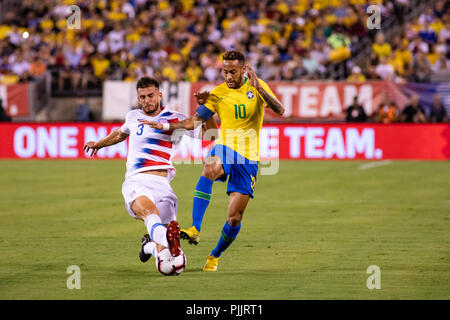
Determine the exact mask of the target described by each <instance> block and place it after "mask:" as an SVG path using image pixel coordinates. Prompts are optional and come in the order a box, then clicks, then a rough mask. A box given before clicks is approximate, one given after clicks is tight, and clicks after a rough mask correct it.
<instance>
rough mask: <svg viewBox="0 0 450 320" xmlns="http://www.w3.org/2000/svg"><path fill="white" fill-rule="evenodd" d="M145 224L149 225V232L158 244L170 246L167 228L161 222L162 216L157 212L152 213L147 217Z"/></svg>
mask: <svg viewBox="0 0 450 320" xmlns="http://www.w3.org/2000/svg"><path fill="white" fill-rule="evenodd" d="M144 223H145V226H146V227H147V230H148V234H149V235H150V238H152V240H153V241H155V242H156V243H157V244H159V245H161V246H163V247H166V248H168V247H169V243H168V242H167V228H166V226H165V225H163V224H162V223H161V218H160V217H159V215H157V214H151V215H149V216H148V217H147V219H145V222H144Z"/></svg>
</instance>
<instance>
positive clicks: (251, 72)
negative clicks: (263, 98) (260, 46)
mask: <svg viewBox="0 0 450 320" xmlns="http://www.w3.org/2000/svg"><path fill="white" fill-rule="evenodd" d="M247 75H248V81H250V85H252V86H253V87H255V88H256V89H258V88H259V87H260V84H259V81H258V77H257V76H256V73H255V70H254V69H253V68H252V67H251V66H250V65H249V64H247Z"/></svg>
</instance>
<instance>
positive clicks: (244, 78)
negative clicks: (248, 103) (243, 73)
mask: <svg viewBox="0 0 450 320" xmlns="http://www.w3.org/2000/svg"><path fill="white" fill-rule="evenodd" d="M246 82H247V77H243V78H242V80H241V82H240V83H239V87H238V88H236V89H240V88H242V86H243V85H244V84H245V83H246Z"/></svg>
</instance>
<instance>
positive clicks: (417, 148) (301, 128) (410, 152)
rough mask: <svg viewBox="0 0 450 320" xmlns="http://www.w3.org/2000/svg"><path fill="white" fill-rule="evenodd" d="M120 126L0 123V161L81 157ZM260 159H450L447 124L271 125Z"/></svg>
mask: <svg viewBox="0 0 450 320" xmlns="http://www.w3.org/2000/svg"><path fill="white" fill-rule="evenodd" d="M119 126H120V124H104V123H83V124H78V123H47V124H38V123H33V124H16V123H9V124H0V135H1V137H2V143H1V146H0V158H9V159H40V158H43V159H85V158H90V156H89V155H88V154H86V153H85V152H84V151H83V146H84V144H85V142H86V141H90V140H92V141H96V140H98V139H100V138H102V137H104V136H106V135H107V134H108V133H109V132H111V130H113V129H115V128H117V127H119ZM209 145H210V143H208V142H201V141H199V140H196V141H195V140H190V139H189V138H187V137H186V139H185V140H184V141H183V143H182V144H181V145H180V146H179V149H178V152H177V158H201V157H202V156H204V155H205V153H206V152H207V150H208V148H209ZM127 152H128V150H127V144H126V143H120V144H117V145H115V146H111V147H107V148H105V149H102V150H100V152H99V153H98V155H97V157H98V158H113V159H114V158H115V159H123V158H126V156H127ZM260 154H261V158H263V159H264V158H266V159H274V158H278V159H293V160H299V159H338V160H344V159H372V160H377V159H419V160H448V159H450V125H448V124H393V125H382V124H276V125H275V124H274V125H264V126H263V129H262V130H261V136H260Z"/></svg>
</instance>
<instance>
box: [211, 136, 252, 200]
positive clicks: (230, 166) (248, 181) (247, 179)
mask: <svg viewBox="0 0 450 320" xmlns="http://www.w3.org/2000/svg"><path fill="white" fill-rule="evenodd" d="M210 156H217V157H219V158H220V159H221V160H222V167H223V171H225V174H224V175H223V176H221V177H219V178H217V179H216V180H219V181H223V182H225V181H226V180H227V178H228V176H229V177H230V178H229V180H228V185H227V193H228V194H230V193H231V192H239V193H242V194H248V195H249V196H250V197H251V198H253V191H254V189H255V184H256V174H257V173H258V161H251V160H249V159H247V158H245V157H243V156H242V155H240V154H239V153H237V152H236V151H234V150H233V149H231V148H230V147H227V146H224V145H222V144H217V145H215V146H214V147H212V149H211V150H210V151H209V153H208V155H207V158H208V157H210Z"/></svg>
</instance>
